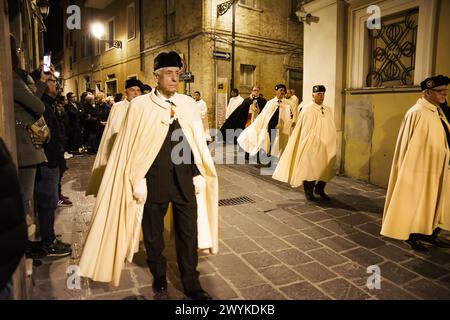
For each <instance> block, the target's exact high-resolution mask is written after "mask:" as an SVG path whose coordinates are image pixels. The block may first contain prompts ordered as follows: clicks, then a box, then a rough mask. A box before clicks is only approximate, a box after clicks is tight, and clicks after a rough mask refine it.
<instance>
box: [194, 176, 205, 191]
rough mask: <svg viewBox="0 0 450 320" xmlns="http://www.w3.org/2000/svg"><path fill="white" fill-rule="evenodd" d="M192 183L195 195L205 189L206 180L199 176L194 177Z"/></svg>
mask: <svg viewBox="0 0 450 320" xmlns="http://www.w3.org/2000/svg"><path fill="white" fill-rule="evenodd" d="M192 181H193V182H194V187H195V194H199V193H200V192H202V191H203V190H205V189H206V180H205V178H203V176H202V175H201V174H199V175H198V176H195V177H194V178H193V179H192Z"/></svg>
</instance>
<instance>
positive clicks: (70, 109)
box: [66, 92, 84, 154]
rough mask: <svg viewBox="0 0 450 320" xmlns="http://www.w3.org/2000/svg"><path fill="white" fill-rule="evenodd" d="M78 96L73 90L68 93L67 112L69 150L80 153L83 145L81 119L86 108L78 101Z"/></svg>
mask: <svg viewBox="0 0 450 320" xmlns="http://www.w3.org/2000/svg"><path fill="white" fill-rule="evenodd" d="M76 99H77V97H76V96H75V95H74V94H73V92H69V93H68V94H67V109H66V110H67V113H68V116H69V132H68V138H69V143H68V145H69V152H70V153H72V154H79V153H80V151H81V150H80V148H81V146H82V126H81V120H82V117H83V113H84V110H83V108H82V107H81V104H80V103H78V102H77V100H76Z"/></svg>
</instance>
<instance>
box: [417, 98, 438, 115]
mask: <svg viewBox="0 0 450 320" xmlns="http://www.w3.org/2000/svg"><path fill="white" fill-rule="evenodd" d="M417 103H418V104H420V105H421V106H424V107H425V108H427V109H428V110H430V111H432V112H437V111H438V107H437V106H435V105H434V104H432V103H431V102H429V101H428V100H427V99H425V98H420V99H419V100H417Z"/></svg>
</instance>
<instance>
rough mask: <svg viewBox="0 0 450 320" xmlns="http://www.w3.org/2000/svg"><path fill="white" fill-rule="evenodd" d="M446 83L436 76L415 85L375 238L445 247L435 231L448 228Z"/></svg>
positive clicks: (449, 127) (449, 134) (418, 248)
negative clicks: (416, 94) (417, 93)
mask: <svg viewBox="0 0 450 320" xmlns="http://www.w3.org/2000/svg"><path fill="white" fill-rule="evenodd" d="M449 83H450V79H449V78H448V77H445V76H442V75H439V76H435V77H430V78H427V79H425V80H424V81H422V82H421V84H420V86H421V89H422V98H420V99H419V100H418V101H417V103H416V104H415V105H414V106H413V107H412V108H411V109H409V110H408V112H407V113H406V115H405V117H404V119H403V123H402V125H401V127H400V132H399V135H398V139H397V145H396V148H395V153H394V159H393V162H392V168H391V175H390V179H389V186H388V190H387V195H386V203H385V208H384V215H383V224H382V228H381V234H382V235H384V236H387V237H390V238H394V239H398V240H406V242H407V243H408V244H409V245H410V246H411V247H412V248H413V249H414V250H416V251H428V249H427V248H426V247H425V246H424V244H423V243H424V242H426V243H430V244H433V245H435V246H439V247H449V246H448V243H446V242H445V241H444V240H441V239H440V238H438V236H437V234H438V231H439V229H438V227H440V228H442V229H445V230H450V221H449V219H450V213H449V212H448V211H449V208H450V206H449V204H448V203H446V201H447V202H448V199H446V198H448V197H449V196H448V193H449V191H450V190H449V189H450V183H449V179H450V176H449V174H448V167H449V159H450V149H449V145H450V124H449V122H448V121H447V119H446V118H445V115H444V113H443V111H442V109H441V107H440V105H441V104H442V103H444V102H445V99H446V98H447V95H448V87H447V86H448V84H449ZM445 207H447V209H445Z"/></svg>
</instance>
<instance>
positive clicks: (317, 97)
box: [313, 92, 325, 106]
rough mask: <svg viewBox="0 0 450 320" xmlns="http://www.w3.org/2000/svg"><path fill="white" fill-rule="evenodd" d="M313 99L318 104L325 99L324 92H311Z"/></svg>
mask: <svg viewBox="0 0 450 320" xmlns="http://www.w3.org/2000/svg"><path fill="white" fill-rule="evenodd" d="M313 100H314V102H315V103H317V104H318V105H319V106H320V105H321V104H322V103H323V100H325V92H315V93H313Z"/></svg>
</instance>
